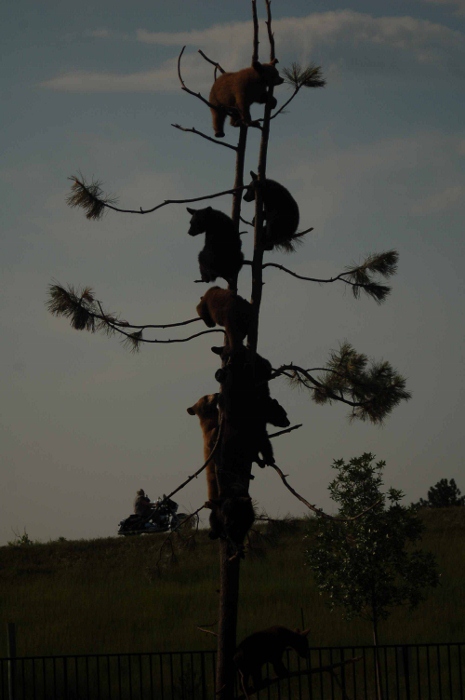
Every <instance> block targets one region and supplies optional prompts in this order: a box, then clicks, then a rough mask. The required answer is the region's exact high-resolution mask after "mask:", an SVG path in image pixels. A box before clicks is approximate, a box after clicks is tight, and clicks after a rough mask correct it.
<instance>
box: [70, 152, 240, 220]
mask: <svg viewBox="0 0 465 700" xmlns="http://www.w3.org/2000/svg"><path fill="white" fill-rule="evenodd" d="M225 145H226V144H225ZM68 180H72V181H73V183H74V184H73V185H72V187H71V190H72V192H71V194H70V195H69V196H68V197H67V199H66V202H67V204H68V205H69V206H70V207H81V208H82V209H84V210H85V211H86V212H87V213H86V218H87V219H101V218H102V216H103V213H104V210H105V209H112V210H113V211H117V212H120V213H123V214H151V213H152V212H154V211H157V209H161V208H162V207H165V206H166V205H167V204H189V203H190V202H200V201H203V200H204V199H215V197H222V196H223V195H225V194H234V193H235V191H236V190H235V189H234V188H233V189H231V190H223V191H222V192H215V193H214V194H208V195H203V196H202V197H191V198H189V199H165V201H164V202H161V204H157V205H156V206H155V207H152V208H151V209H142V207H141V208H140V209H121V208H120V207H115V206H114V205H113V204H110V201H115V200H110V198H109V197H107V196H106V195H105V196H103V195H102V190H101V187H100V183H98V182H97V181H93V182H92V183H91V184H90V185H88V184H87V183H86V182H85V180H84V178H83V177H82V176H81V179H79V178H78V177H76V176H75V175H72V176H71V177H69V178H68ZM242 189H244V188H242ZM73 190H74V193H73ZM98 193H100V194H99V197H101V198H100V199H98V198H97V194H98ZM100 205H101V206H100Z"/></svg>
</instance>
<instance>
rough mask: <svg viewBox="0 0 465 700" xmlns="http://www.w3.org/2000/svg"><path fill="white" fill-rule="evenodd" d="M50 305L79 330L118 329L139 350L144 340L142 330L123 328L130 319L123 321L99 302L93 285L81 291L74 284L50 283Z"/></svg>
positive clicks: (58, 314) (106, 331)
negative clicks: (64, 285) (104, 308)
mask: <svg viewBox="0 0 465 700" xmlns="http://www.w3.org/2000/svg"><path fill="white" fill-rule="evenodd" d="M47 309H48V310H49V311H50V313H51V314H53V315H54V316H63V317H64V318H67V319H69V321H70V324H71V327H72V328H74V329H75V330H77V331H84V330H85V331H90V332H91V333H95V332H96V331H103V332H104V333H106V334H107V335H109V336H111V335H114V334H115V333H116V332H119V333H122V334H123V335H124V340H123V343H124V344H126V345H128V346H129V348H130V349H131V350H132V351H133V352H137V351H138V350H139V347H140V343H141V341H142V340H143V338H142V331H141V330H139V331H136V332H134V333H126V332H124V331H123V330H122V328H124V327H128V326H129V323H128V322H127V321H122V320H121V319H119V318H117V317H116V316H115V315H114V314H111V313H107V312H105V311H104V310H103V309H102V305H101V304H100V302H99V301H98V300H97V299H95V296H94V292H93V291H92V289H91V288H90V287H84V288H83V289H82V291H78V290H76V289H75V288H74V287H73V286H72V285H68V287H67V288H66V289H65V287H62V286H61V285H59V284H51V285H50V286H49V294H48V301H47Z"/></svg>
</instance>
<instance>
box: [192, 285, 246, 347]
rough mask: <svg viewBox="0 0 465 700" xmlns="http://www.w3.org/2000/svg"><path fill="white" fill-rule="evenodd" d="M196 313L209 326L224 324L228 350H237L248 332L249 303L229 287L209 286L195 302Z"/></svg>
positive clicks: (241, 345)
mask: <svg viewBox="0 0 465 700" xmlns="http://www.w3.org/2000/svg"><path fill="white" fill-rule="evenodd" d="M197 313H198V315H199V316H200V318H201V319H202V320H203V321H204V322H205V324H206V325H207V326H208V327H209V328H214V327H215V326H216V325H218V326H224V329H225V331H226V341H227V347H228V352H230V353H235V352H238V351H239V350H240V349H241V348H242V347H243V344H242V341H243V340H244V338H245V337H246V335H247V333H248V332H249V325H250V321H251V318H252V306H251V304H250V303H249V302H248V301H246V300H245V299H243V298H242V297H240V296H239V295H238V294H235V293H234V292H232V291H231V290H230V289H221V287H210V289H207V291H206V292H205V294H204V295H203V297H200V302H199V303H198V304H197Z"/></svg>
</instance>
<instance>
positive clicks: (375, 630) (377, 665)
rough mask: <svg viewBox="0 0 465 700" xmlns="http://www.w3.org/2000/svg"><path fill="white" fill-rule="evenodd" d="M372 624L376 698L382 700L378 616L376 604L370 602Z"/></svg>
mask: <svg viewBox="0 0 465 700" xmlns="http://www.w3.org/2000/svg"><path fill="white" fill-rule="evenodd" d="M372 612H373V618H372V624H373V646H374V648H375V649H374V651H375V676H376V698H377V700H383V689H382V687H381V667H380V663H379V650H378V616H377V614H376V605H375V603H372Z"/></svg>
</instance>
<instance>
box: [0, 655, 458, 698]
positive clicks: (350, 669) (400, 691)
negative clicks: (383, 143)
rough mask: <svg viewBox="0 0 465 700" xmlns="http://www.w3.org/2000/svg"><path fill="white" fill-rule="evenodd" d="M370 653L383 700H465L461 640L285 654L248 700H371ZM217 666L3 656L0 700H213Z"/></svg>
mask: <svg viewBox="0 0 465 700" xmlns="http://www.w3.org/2000/svg"><path fill="white" fill-rule="evenodd" d="M376 654H377V655H378V660H379V667H380V675H381V689H382V700H465V686H464V680H465V667H464V661H465V643H463V644H419V645H414V644H406V645H388V646H380V647H378V650H377V652H376V650H375V649H374V647H372V646H362V647H322V648H312V649H311V651H310V655H309V658H308V659H301V658H300V657H298V656H297V654H295V652H292V651H291V652H286V656H287V663H286V665H287V667H288V669H289V676H288V677H286V678H282V679H279V681H276V680H275V676H274V673H273V670H272V668H268V667H264V668H263V677H264V679H265V680H264V687H263V688H262V689H261V690H260V691H259V692H258V693H257V694H256V695H254V696H253V697H254V698H255V697H256V698H257V699H258V700H375V698H376V697H377V695H376V674H375V667H376ZM284 660H285V661H286V658H285V659H284ZM215 663H216V652H214V651H192V652H160V653H143V654H88V655H67V656H35V657H12V658H3V659H0V700H214V698H215ZM267 680H269V681H270V682H269V683H268V682H267ZM241 696H242V697H243V693H242V689H241V687H240V684H238V687H237V689H236V697H237V698H240V697H241Z"/></svg>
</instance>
